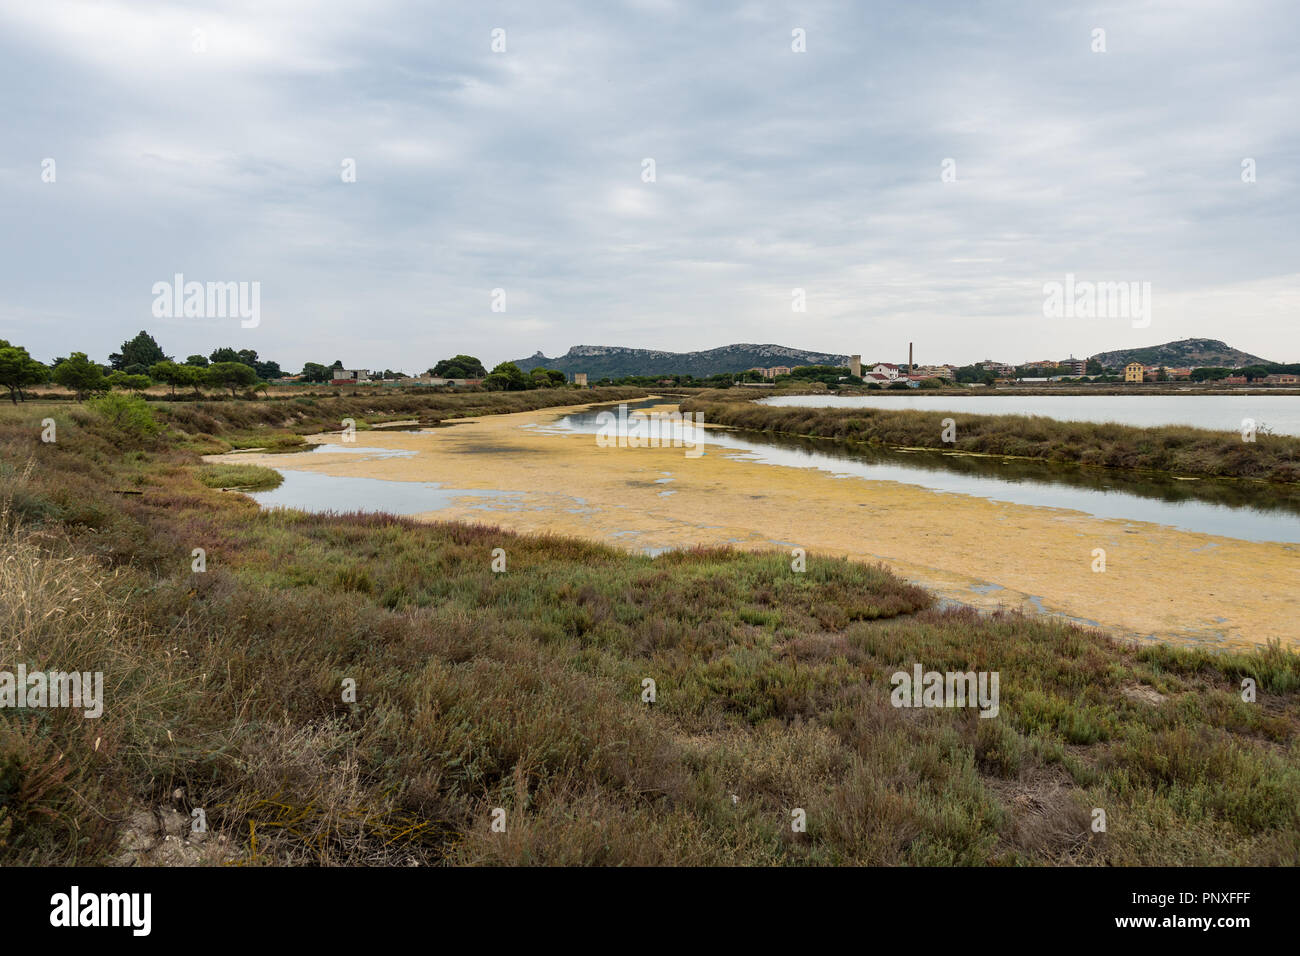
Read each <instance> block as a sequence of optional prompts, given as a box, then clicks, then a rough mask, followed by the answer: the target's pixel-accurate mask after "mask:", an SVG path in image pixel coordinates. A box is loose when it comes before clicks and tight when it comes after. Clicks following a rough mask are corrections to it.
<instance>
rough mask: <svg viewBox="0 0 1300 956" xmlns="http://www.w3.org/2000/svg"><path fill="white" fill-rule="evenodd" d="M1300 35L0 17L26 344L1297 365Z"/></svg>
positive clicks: (14, 11)
mask: <svg viewBox="0 0 1300 956" xmlns="http://www.w3.org/2000/svg"><path fill="white" fill-rule="evenodd" d="M1099 29H1100V30H1104V31H1105V32H1104V45H1105V52H1095V51H1094V47H1096V46H1098V45H1099V43H1098V39H1097V37H1098V35H1097V34H1096V33H1095V31H1097V30H1099ZM495 30H503V31H504V45H505V49H504V51H501V52H497V51H494V50H493V31H495ZM796 30H801V31H803V34H802V35H803V37H804V38H805V39H804V44H805V46H806V51H805V52H796V51H795V50H794V49H792V46H797V45H798V42H797V39H796V38H795V35H794V31H796ZM1297 35H1300V8H1297V6H1296V4H1295V3H1294V2H1293V0H1276V2H1269V0H1223V2H1209V0H1149V2H1142V0H1125V2H1116V3H1113V4H1095V3H1078V4H1072V3H1043V2H1041V0H1024V2H1012V0H1005V2H978V0H953V2H948V3H944V2H933V3H927V4H920V3H871V4H867V3H847V2H845V3H833V4H832V3H816V2H807V3H790V4H782V3H721V2H711V3H707V4H705V3H695V4H687V3H679V2H672V0H628V2H621V3H619V2H590V3H562V2H546V3H541V2H537V0H531V2H520V3H492V2H473V3H471V2H465V3H443V4H434V3H428V2H396V0H365V2H355V0H349V2H314V3H307V2H293V0H289V2H284V0H282V2H276V3H269V2H263V3H253V2H227V3H218V2H198V0H194V2H170V3H154V2H151V0H118V2H114V0H40V2H22V0H0V84H2V88H3V96H2V98H0V130H3V135H2V136H0V209H2V210H3V221H4V228H3V230H2V231H0V337H3V338H8V339H11V340H13V341H15V342H18V343H21V344H25V345H27V346H28V347H29V348H30V349H31V351H32V352H33V354H34V355H35V356H36V357H38V358H41V359H49V358H51V357H53V356H55V355H66V354H67V353H68V352H69V351H72V350H74V349H76V350H84V351H87V352H88V353H90V354H91V356H92V357H95V358H98V359H101V360H102V359H105V358H106V357H107V355H108V353H109V352H110V351H115V350H116V349H117V348H118V346H119V345H120V344H121V342H122V341H123V340H124V339H126V338H128V337H130V336H132V335H134V334H135V332H137V331H138V330H140V329H142V328H145V329H149V330H150V331H151V332H153V333H154V334H155V336H156V337H157V338H158V339H159V341H160V342H161V344H162V345H163V347H164V349H165V350H166V351H167V352H169V353H173V354H176V355H178V356H181V357H184V356H185V355H187V354H190V353H193V352H204V353H206V352H209V351H211V350H212V349H213V348H214V347H216V346H219V345H232V346H234V347H236V348H252V349H256V350H257V351H258V352H259V353H260V354H261V356H262V357H263V358H270V359H275V360H277V361H279V362H280V363H281V364H282V365H284V366H285V367H286V369H288V368H292V369H294V370H297V369H298V368H301V365H302V363H303V362H304V361H323V362H326V363H328V362H332V361H333V360H334V359H342V360H343V362H344V364H345V365H347V366H349V367H365V368H385V367H388V368H395V369H405V370H407V371H418V370H423V369H425V368H427V367H428V366H429V365H431V364H432V363H433V362H434V361H436V360H437V359H439V358H442V357H445V356H448V355H452V354H455V353H458V352H469V353H472V354H475V355H478V356H480V357H481V358H483V359H484V360H485V361H486V362H487V363H488V364H489V366H490V365H492V364H493V363H495V362H497V361H501V360H504V359H509V358H517V357H521V356H525V355H529V354H531V353H533V352H535V351H537V350H539V349H540V350H542V351H544V352H545V353H546V354H547V355H556V354H559V353H562V352H564V351H565V350H567V349H568V347H569V346H571V345H577V344H589V345H626V346H633V347H641V348H658V349H669V350H674V351H689V350H695V349H704V348H712V347H716V346H719V345H725V344H729V343H732V342H773V343H779V344H783V345H791V346H796V347H802V348H809V349H819V350H825V351H832V352H860V353H862V354H863V355H864V356H866V357H868V358H871V359H884V360H897V359H899V358H900V357H903V356H905V354H906V347H907V343H908V342H909V341H914V342H916V348H917V357H918V360H919V361H924V362H931V361H950V362H956V363H965V362H969V361H974V360H977V359H982V358H986V357H992V358H997V359H1001V360H1004V361H1023V360H1030V359H1037V358H1057V357H1062V356H1064V355H1066V354H1070V353H1073V354H1075V355H1080V356H1082V355H1087V354H1091V353H1092V352H1096V351H1102V350H1110V349H1116V348H1127V347H1132V346H1137V345H1148V344H1155V343H1159V342H1164V341H1169V340H1172V339H1180V338H1187V337H1190V336H1207V337H1212V338H1221V339H1224V340H1226V341H1227V342H1228V343H1229V344H1231V345H1234V346H1236V347H1238V348H1242V349H1245V350H1247V351H1251V352H1254V353H1257V354H1260V355H1263V356H1265V357H1267V358H1273V359H1277V360H1281V361H1300V257H1298V256H1297V251H1298V247H1300V243H1298V242H1297V236H1298V235H1300V200H1298V199H1297V190H1296V187H1297V183H1298V182H1300V165H1298V163H1300V135H1298V134H1297V126H1298V125H1300V119H1298V118H1300V56H1297V54H1296V50H1295V41H1296V37H1297ZM498 36H500V35H499V34H498ZM498 45H500V43H499V42H498ZM646 159H652V160H653V161H654V179H653V182H647V181H645V179H646V176H645V170H646V164H645V162H644V161H645V160H646ZM1248 159H1249V160H1253V161H1254V169H1255V181H1254V182H1243V161H1245V160H1248ZM48 160H53V164H52V166H51V164H49V163H48V162H47V161H48ZM347 160H352V161H353V162H354V163H355V170H356V176H355V179H356V181H355V182H345V181H344V180H345V175H344V166H345V161H347ZM945 160H951V161H952V163H951V164H949V165H948V166H947V168H948V169H949V170H955V176H956V179H955V181H950V182H946V181H944V178H945V177H944V175H943V173H944V169H945ZM51 171H52V173H53V176H52V177H51V175H50V172H51ZM50 178H53V181H48V180H49V179H50ZM948 178H951V176H950V177H948ZM177 273H181V274H183V275H184V276H185V279H186V280H187V281H200V282H209V281H214V282H217V281H219V282H227V281H234V282H259V283H260V296H261V300H260V316H259V322H258V324H257V325H256V327H253V328H242V327H241V323H240V322H239V320H238V319H236V318H221V317H214V316H206V317H190V318H185V317H171V318H156V317H155V316H154V315H153V312H152V306H153V304H154V295H153V291H152V290H153V287H154V285H155V283H158V282H164V281H166V282H170V281H171V280H172V277H173V276H174V275H175V274H177ZM1067 273H1072V274H1074V275H1075V277H1076V280H1078V281H1098V282H1120V281H1126V282H1127V281H1132V282H1149V283H1151V289H1152V298H1153V303H1152V304H1153V308H1152V315H1151V321H1150V325H1149V327H1146V328H1135V327H1134V326H1135V325H1140V324H1141V323H1140V322H1137V321H1130V320H1129V319H1127V318H1123V317H1118V318H1116V317H1110V318H1102V317H1094V318H1085V317H1073V318H1045V317H1044V315H1043V303H1044V291H1043V290H1044V284H1045V283H1049V282H1052V281H1063V280H1064V277H1065V275H1066V274H1067ZM494 289H504V290H505V296H504V305H505V311H504V312H494V311H493V310H492V306H493V290H494ZM794 289H803V290H805V293H804V294H805V296H806V311H803V312H796V311H794V309H793V308H792V301H793V299H792V290H794ZM497 301H498V303H500V300H499V299H498V300H497Z"/></svg>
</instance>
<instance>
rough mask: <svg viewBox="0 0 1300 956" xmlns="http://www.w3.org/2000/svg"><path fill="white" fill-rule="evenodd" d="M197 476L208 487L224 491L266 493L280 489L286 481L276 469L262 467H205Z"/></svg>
mask: <svg viewBox="0 0 1300 956" xmlns="http://www.w3.org/2000/svg"><path fill="white" fill-rule="evenodd" d="M195 475H196V476H197V477H198V479H199V481H200V482H201V483H202V484H203V485H205V486H206V487H208V488H218V489H223V490H229V489H236V490H239V491H265V490H267V489H269V488H278V487H279V486H280V484H281V483H282V482H283V481H284V476H282V475H281V474H280V473H279V472H278V471H276V470H275V469H274V468H263V467H262V466H261V465H227V464H220V465H204V466H203V467H201V468H199V469H197V470H196V471H195Z"/></svg>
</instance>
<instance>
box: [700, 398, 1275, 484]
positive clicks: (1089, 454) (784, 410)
mask: <svg viewBox="0 0 1300 956" xmlns="http://www.w3.org/2000/svg"><path fill="white" fill-rule="evenodd" d="M682 410H683V411H691V412H698V413H700V414H701V415H703V416H704V420H705V421H706V422H713V423H716V424H720V425H730V426H732V427H735V428H749V429H754V430H756V431H766V432H772V433H775V434H781V435H791V436H806V437H815V438H831V439H836V440H839V441H851V442H867V443H871V444H879V445H888V446H893V447H898V448H934V449H942V450H950V451H964V452H974V453H979V454H986V455H1008V456H1015V457H1019V458H1036V459H1041V460H1043V461H1058V462H1071V463H1074V464H1079V465H1097V466H1101V467H1106V468H1126V469H1137V470H1144V471H1158V472H1165V473H1169V474H1174V475H1185V476H1191V477H1220V478H1253V479H1261V480H1266V481H1276V482H1300V438H1293V437H1290V436H1286V435H1267V434H1259V435H1256V436H1255V441H1253V442H1247V441H1243V440H1242V438H1241V436H1240V435H1237V434H1234V433H1232V432H1215V431H1206V430H1204V429H1200V428H1188V427H1183V426H1164V427H1159V428H1135V427H1133V426H1130V425H1117V424H1106V423H1100V424H1098V423H1092V422H1067V421H1058V420H1056V419H1052V418H1043V417H1039V416H1027V415H970V414H966V413H958V412H946V411H942V410H936V411H915V410H910V409H902V408H899V409H890V408H795V407H780V406H770V405H760V404H756V403H754V402H752V401H744V400H742V401H736V400H727V398H726V396H725V393H717V392H715V393H712V394H711V395H702V396H700V397H698V398H693V399H687V400H685V401H683V402H682ZM945 419H952V420H953V422H954V424H955V429H954V441H952V442H945V441H944V435H945V425H944V420H945Z"/></svg>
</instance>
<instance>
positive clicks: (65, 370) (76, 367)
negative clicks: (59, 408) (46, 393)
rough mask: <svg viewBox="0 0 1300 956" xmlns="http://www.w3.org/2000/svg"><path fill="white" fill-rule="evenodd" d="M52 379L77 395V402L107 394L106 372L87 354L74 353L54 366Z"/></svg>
mask: <svg viewBox="0 0 1300 956" xmlns="http://www.w3.org/2000/svg"><path fill="white" fill-rule="evenodd" d="M51 378H53V379H54V381H55V382H56V383H58V384H59V385H62V386H63V387H64V388H70V389H72V391H73V392H74V393H76V396H77V401H81V400H82V399H83V398H85V397H86V396H87V395H91V394H93V393H95V392H107V391H108V380H107V379H105V378H104V370H103V369H102V368H100V367H99V366H98V365H96V364H95V363H94V362H92V361H91V360H90V359H89V358H88V357H87V356H86V353H85V352H73V353H72V354H71V355H69V356H68V357H67V358H66V359H64V360H63V361H62V362H60V363H59V364H58V365H56V366H54V371H53V372H52V373H51Z"/></svg>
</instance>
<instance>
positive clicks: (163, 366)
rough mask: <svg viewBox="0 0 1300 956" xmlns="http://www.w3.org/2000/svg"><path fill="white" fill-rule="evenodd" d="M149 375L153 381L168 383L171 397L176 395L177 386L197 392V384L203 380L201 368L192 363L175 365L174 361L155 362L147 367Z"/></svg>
mask: <svg viewBox="0 0 1300 956" xmlns="http://www.w3.org/2000/svg"><path fill="white" fill-rule="evenodd" d="M149 377H150V378H152V379H154V380H155V381H158V382H162V383H163V384H164V385H170V386H171V389H172V397H173V398H175V397H176V389H177V387H178V386H179V387H181V388H193V389H194V390H195V392H196V393H197V392H198V385H199V383H200V382H202V381H203V369H201V368H198V367H197V366H194V365H177V364H176V363H175V362H172V361H167V362H156V363H154V364H153V365H152V366H150V367H149Z"/></svg>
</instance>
